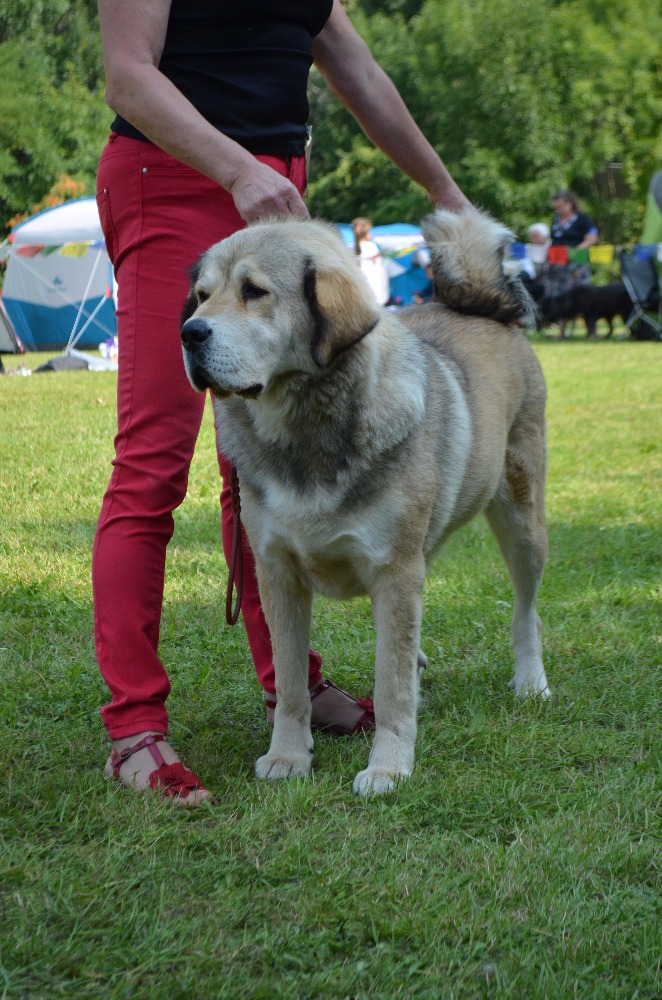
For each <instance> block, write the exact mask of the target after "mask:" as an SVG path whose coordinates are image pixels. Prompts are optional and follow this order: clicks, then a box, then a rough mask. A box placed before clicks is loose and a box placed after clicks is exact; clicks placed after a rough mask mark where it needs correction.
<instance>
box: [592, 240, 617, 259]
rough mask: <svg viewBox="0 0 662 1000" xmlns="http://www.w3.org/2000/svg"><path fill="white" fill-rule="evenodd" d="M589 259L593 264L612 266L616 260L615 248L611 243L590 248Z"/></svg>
mask: <svg viewBox="0 0 662 1000" xmlns="http://www.w3.org/2000/svg"><path fill="white" fill-rule="evenodd" d="M588 259H589V260H590V262H591V264H611V263H612V262H613V260H614V247H613V246H611V245H610V244H609V243H601V244H599V245H598V246H593V247H589V248H588Z"/></svg>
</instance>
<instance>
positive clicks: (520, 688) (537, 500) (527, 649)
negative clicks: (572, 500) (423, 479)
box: [486, 442, 551, 698]
mask: <svg viewBox="0 0 662 1000" xmlns="http://www.w3.org/2000/svg"><path fill="white" fill-rule="evenodd" d="M534 444H535V442H534ZM536 452H539V454H538V455H536ZM534 458H537V459H538V460H537V461H535V462H534V463H533V464H532V466H531V468H527V467H526V466H525V465H524V463H523V462H522V460H521V451H520V452H519V454H518V457H517V458H516V459H515V458H513V456H512V453H510V456H509V457H508V458H507V461H506V480H507V482H506V484H505V485H504V493H503V494H502V495H500V496H499V497H497V498H496V499H495V500H493V501H492V503H491V504H490V506H489V508H488V510H487V512H486V513H487V519H488V521H489V524H490V527H491V528H492V531H493V532H494V534H495V536H496V538H497V541H498V543H499V546H500V548H501V552H502V553H503V557H504V559H505V561H506V565H507V566H508V570H509V572H510V576H511V579H512V581H513V586H514V590H515V608H514V613H513V626H512V634H513V646H514V650H515V676H514V678H513V680H512V682H511V687H513V688H514V689H515V694H517V695H519V696H522V697H526V696H527V695H539V696H540V697H544V698H547V697H549V695H550V694H551V692H550V689H549V685H548V683H547V676H546V674H545V667H544V665H543V660H542V639H541V624H540V618H539V617H538V613H537V611H536V598H537V595H538V589H539V587H540V582H541V580H542V574H543V569H544V566H545V559H546V557H547V531H546V528H545V511H544V478H543V477H544V445H543V444H542V442H538V447H537V448H536V447H534ZM534 470H535V471H536V474H535V475H532V472H533V471H534Z"/></svg>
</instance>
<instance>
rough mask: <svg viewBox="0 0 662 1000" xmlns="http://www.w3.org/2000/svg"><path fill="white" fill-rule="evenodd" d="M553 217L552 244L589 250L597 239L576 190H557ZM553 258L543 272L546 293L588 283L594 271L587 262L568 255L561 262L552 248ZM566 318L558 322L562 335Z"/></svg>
mask: <svg viewBox="0 0 662 1000" xmlns="http://www.w3.org/2000/svg"><path fill="white" fill-rule="evenodd" d="M552 208H553V210H554V218H553V219H552V225H551V227H550V237H551V244H550V245H551V247H565V248H568V247H570V248H571V249H572V248H574V249H576V250H588V248H589V247H591V246H593V245H594V244H595V243H597V240H598V230H597V227H596V226H595V225H594V223H593V222H592V220H591V219H590V218H589V216H588V215H587V214H586V213H585V212H582V210H581V207H580V205H579V201H578V199H577V196H576V195H575V193H574V192H573V191H558V192H557V193H556V194H555V195H553V196H552ZM549 257H550V261H549V263H548V264H546V265H545V267H544V269H543V273H542V283H543V286H544V290H545V295H546V296H547V297H550V298H556V297H557V296H559V295H563V294H564V293H565V292H567V291H568V290H569V289H571V288H573V287H574V286H575V285H588V284H590V282H591V271H590V268H589V266H588V264H587V263H583V262H581V261H573V260H571V259H569V257H568V254H567V252H566V253H565V254H564V257H565V259H564V260H563V261H562V262H559V261H558V260H557V259H556V257H555V255H554V251H549ZM566 326H567V324H566V322H565V321H561V322H560V323H559V335H560V337H561V338H563V337H564V336H565V332H566Z"/></svg>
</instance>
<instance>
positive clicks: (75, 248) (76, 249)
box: [60, 240, 92, 257]
mask: <svg viewBox="0 0 662 1000" xmlns="http://www.w3.org/2000/svg"><path fill="white" fill-rule="evenodd" d="M91 245H92V244H91V241H89V240H88V242H87V243H65V244H64V245H63V246H62V247H61V248H60V254H61V255H62V256H63V257H84V256H85V254H86V253H87V251H88V249H89V248H90V246H91Z"/></svg>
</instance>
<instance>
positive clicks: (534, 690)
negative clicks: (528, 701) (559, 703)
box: [508, 670, 552, 698]
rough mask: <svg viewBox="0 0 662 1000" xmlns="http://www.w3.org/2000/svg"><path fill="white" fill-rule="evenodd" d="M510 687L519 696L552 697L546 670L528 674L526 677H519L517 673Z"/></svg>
mask: <svg viewBox="0 0 662 1000" xmlns="http://www.w3.org/2000/svg"><path fill="white" fill-rule="evenodd" d="M508 687H509V688H510V689H511V690H513V691H514V692H515V694H516V695H517V697H518V698H551V696H552V691H551V688H550V686H549V684H548V683H547V677H546V676H545V671H544V670H543V671H542V673H540V672H538V673H536V674H527V675H526V676H525V677H518V676H517V674H515V676H514V677H513V679H512V680H511V681H510V683H509V685H508Z"/></svg>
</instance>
